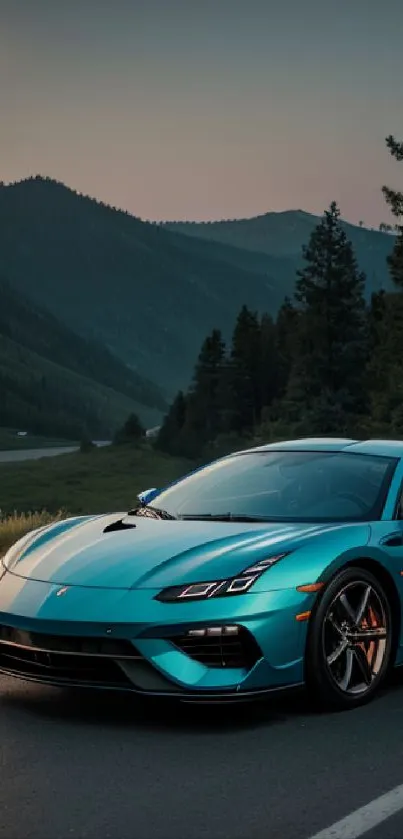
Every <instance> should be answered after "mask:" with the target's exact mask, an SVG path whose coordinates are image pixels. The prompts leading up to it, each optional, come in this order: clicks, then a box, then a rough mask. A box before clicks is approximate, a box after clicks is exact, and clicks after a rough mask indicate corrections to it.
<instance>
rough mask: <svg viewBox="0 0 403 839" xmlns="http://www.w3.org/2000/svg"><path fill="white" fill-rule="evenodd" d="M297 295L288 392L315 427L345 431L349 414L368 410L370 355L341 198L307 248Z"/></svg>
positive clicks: (359, 280) (360, 281)
mask: <svg viewBox="0 0 403 839" xmlns="http://www.w3.org/2000/svg"><path fill="white" fill-rule="evenodd" d="M303 255H304V259H305V267H304V268H303V269H302V270H301V271H299V272H298V278H297V283H296V292H295V299H296V302H297V307H298V309H299V312H300V317H299V324H298V331H297V340H296V358H295V362H294V366H293V370H292V375H291V382H290V387H289V396H290V397H291V399H292V401H293V402H294V404H295V405H299V406H300V408H301V409H302V411H303V412H304V413H305V414H306V419H307V421H308V423H309V426H310V428H311V430H312V432H316V431H322V432H326V433H328V432H331V431H336V430H337V429H339V430H340V426H341V425H342V424H343V417H344V418H345V416H346V414H347V413H352V414H357V413H360V412H361V411H363V410H364V409H365V406H366V394H365V387H364V383H363V377H362V370H363V365H364V364H365V362H366V360H367V352H368V345H367V319H366V308H365V301H364V276H363V275H362V274H360V273H359V271H358V267H357V262H356V259H355V256H354V252H353V248H352V245H351V243H350V242H349V241H348V240H347V237H346V234H345V232H344V229H343V226H342V224H341V222H340V212H339V209H338V207H337V205H336V203H332V204H331V206H330V209H329V210H328V211H326V212H325V214H324V216H323V218H322V220H321V221H320V223H319V224H318V226H317V227H316V228H315V230H314V231H313V232H312V235H311V238H310V241H309V244H308V245H307V246H306V247H305V248H304V250H303Z"/></svg>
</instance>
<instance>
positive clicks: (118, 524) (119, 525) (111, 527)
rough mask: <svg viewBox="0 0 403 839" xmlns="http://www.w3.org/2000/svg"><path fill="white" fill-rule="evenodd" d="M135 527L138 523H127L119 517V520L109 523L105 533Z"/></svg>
mask: <svg viewBox="0 0 403 839" xmlns="http://www.w3.org/2000/svg"><path fill="white" fill-rule="evenodd" d="M133 527H136V525H135V524H127V523H126V522H124V521H123V519H119V520H118V521H114V522H112V524H108V525H107V526H106V527H105V528H104V533H113V532H114V531H116V530H131V529H132V528H133Z"/></svg>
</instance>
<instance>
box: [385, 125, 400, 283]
mask: <svg viewBox="0 0 403 839" xmlns="http://www.w3.org/2000/svg"><path fill="white" fill-rule="evenodd" d="M386 145H387V147H388V149H389V151H390V153H391V155H392V157H394V158H395V160H397V162H398V163H401V162H402V161H403V143H398V142H397V141H396V140H395V138H394V137H392V136H389V137H387V139H386ZM382 191H383V194H384V196H385V199H386V203H387V204H388V205H389V207H390V209H391V211H392V213H393V215H394V216H395V218H397V219H401V218H402V216H403V192H399V191H396V190H393V189H389V187H387V186H384V187H383V189H382ZM396 229H397V231H398V235H397V237H396V242H395V246H394V249H393V252H392V254H391V255H390V257H389V258H388V264H389V270H390V273H391V276H392V279H393V280H394V282H395V284H396V286H398V288H400V289H403V225H402V224H397V225H396Z"/></svg>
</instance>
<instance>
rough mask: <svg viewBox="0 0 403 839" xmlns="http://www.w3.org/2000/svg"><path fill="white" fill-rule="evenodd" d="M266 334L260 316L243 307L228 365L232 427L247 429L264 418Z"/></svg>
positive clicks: (234, 333) (230, 428) (240, 430)
mask: <svg viewBox="0 0 403 839" xmlns="http://www.w3.org/2000/svg"><path fill="white" fill-rule="evenodd" d="M261 352H262V336H261V328H260V323H259V318H258V316H257V314H256V313H255V312H251V311H250V310H249V309H248V307H247V306H243V307H242V309H241V311H240V313H239V315H238V318H237V320H236V323H235V328H234V332H233V336H232V345H231V353H230V358H229V367H228V377H227V379H228V394H227V399H226V401H227V405H228V422H229V430H233V431H237V432H240V433H242V432H244V431H248V430H250V429H252V428H253V427H254V426H255V425H256V424H257V423H258V422H259V420H260V416H261V410H262V377H261Z"/></svg>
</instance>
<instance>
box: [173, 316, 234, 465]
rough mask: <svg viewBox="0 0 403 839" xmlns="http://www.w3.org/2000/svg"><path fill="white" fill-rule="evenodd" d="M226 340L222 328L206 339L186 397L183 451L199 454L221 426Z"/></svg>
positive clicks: (218, 431) (214, 330)
mask: <svg viewBox="0 0 403 839" xmlns="http://www.w3.org/2000/svg"><path fill="white" fill-rule="evenodd" d="M224 363H225V344H224V341H223V338H222V334H221V332H220V330H219V329H213V331H212V333H211V334H210V335H208V336H207V338H206V339H205V340H204V341H203V344H202V347H201V350H200V353H199V357H198V359H197V362H196V367H195V371H194V375H193V381H192V385H191V388H190V391H189V394H188V397H187V410H186V420H185V424H184V428H183V432H182V435H181V436H182V442H183V448H184V452H186V453H189V454H191V453H194V454H198V453H199V452H201V450H202V448H203V446H204V445H205V443H207V442H208V441H210V440H214V439H215V438H216V437H217V435H218V434H219V433H220V431H221V428H222V409H223V370H224Z"/></svg>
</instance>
